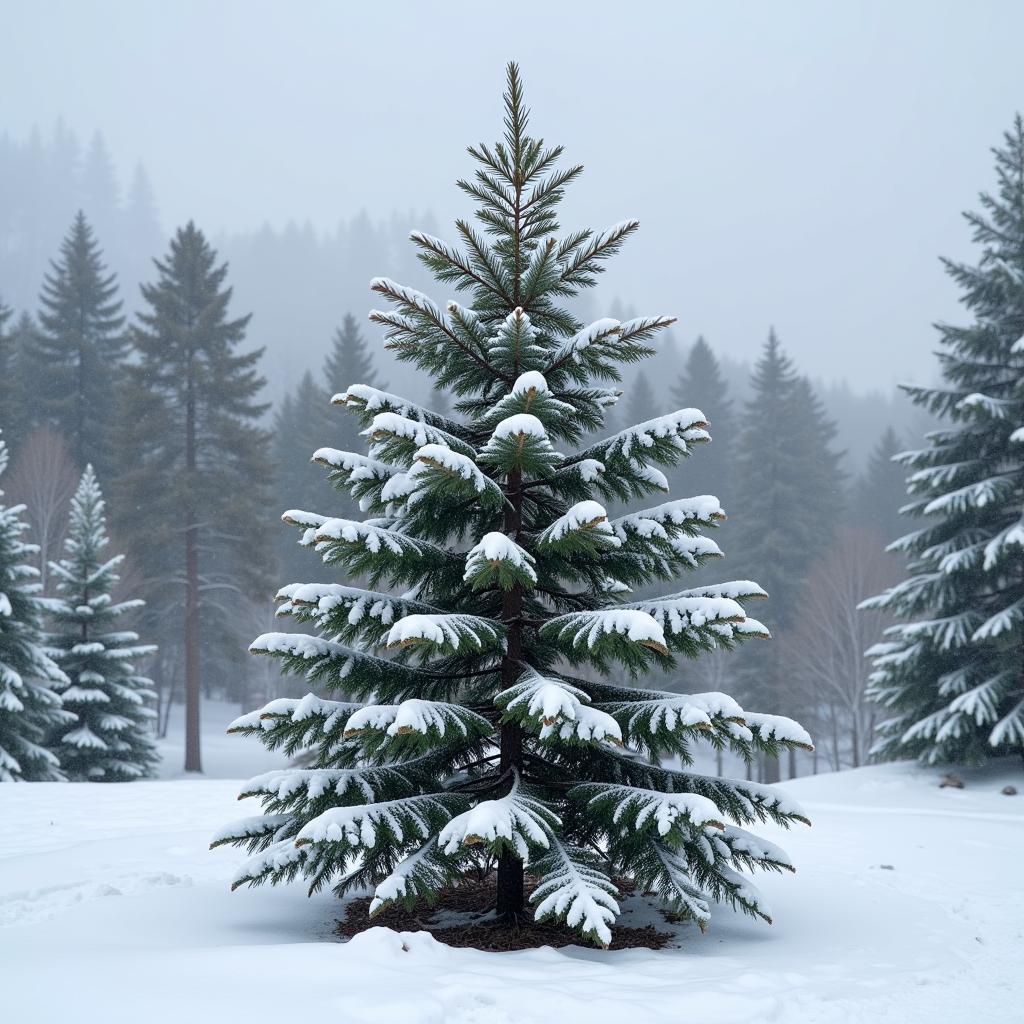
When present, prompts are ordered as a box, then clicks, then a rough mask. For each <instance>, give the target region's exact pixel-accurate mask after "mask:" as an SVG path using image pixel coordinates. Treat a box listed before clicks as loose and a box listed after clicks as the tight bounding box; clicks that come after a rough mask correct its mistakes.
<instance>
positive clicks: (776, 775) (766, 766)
mask: <svg viewBox="0 0 1024 1024" xmlns="http://www.w3.org/2000/svg"><path fill="white" fill-rule="evenodd" d="M761 764H762V777H761V781H762V782H778V781H779V779H781V778H782V771H781V768H780V766H779V759H778V758H777V757H767V756H766V757H764V758H762V760H761Z"/></svg>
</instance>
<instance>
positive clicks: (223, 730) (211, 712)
mask: <svg viewBox="0 0 1024 1024" xmlns="http://www.w3.org/2000/svg"><path fill="white" fill-rule="evenodd" d="M258 706H259V703H258V702H256V703H248V704H246V705H245V707H241V708H240V707H239V706H238V705H237V704H230V703H228V702H227V701H219V700H204V701H203V703H202V706H201V707H200V709H199V721H200V725H201V728H202V735H203V744H202V761H203V775H204V776H205V777H206V778H207V779H242V780H244V779H247V778H251V777H252V776H253V775H259V774H260V773H261V772H269V771H273V770H274V769H275V768H284V767H285V766H286V765H287V763H288V759H287V758H286V757H285V756H284V755H283V754H279V753H275V752H274V751H272V750H267V748H266V747H264V746H263V745H262V744H260V743H253V742H252V741H249V742H246V741H244V740H239V738H238V736H228V734H227V728H228V725H230V723H231V722H232V721H234V720H235V719H236V718H237V717H238V716H239V715H242V714H245V712H247V711H252V710H254V709H255V708H256V707H258ZM157 748H158V749H159V751H160V758H161V761H160V765H159V767H158V769H157V771H158V773H159V775H160V778H161V779H187V778H193V777H194V776H190V775H186V774H185V705H184V704H174V705H172V707H171V713H170V718H169V719H168V722H167V735H166V736H165V737H163V738H162V739H160V740H158V741H157Z"/></svg>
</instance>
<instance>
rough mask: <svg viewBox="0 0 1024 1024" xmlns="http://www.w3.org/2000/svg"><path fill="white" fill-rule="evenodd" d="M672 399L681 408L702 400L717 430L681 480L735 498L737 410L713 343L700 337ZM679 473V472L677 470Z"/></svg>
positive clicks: (711, 423) (687, 466)
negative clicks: (734, 460) (733, 466)
mask: <svg viewBox="0 0 1024 1024" xmlns="http://www.w3.org/2000/svg"><path fill="white" fill-rule="evenodd" d="M671 397H672V402H673V403H674V404H675V405H677V406H679V407H680V408H682V407H684V406H686V405H687V404H688V403H691V402H696V401H697V400H698V399H699V400H700V407H701V409H702V410H703V411H704V412H705V413H706V414H707V417H708V423H709V424H710V425H711V429H712V430H713V432H714V438H715V439H714V442H713V443H712V444H711V445H710V447H709V451H708V452H707V454H703V455H702V456H701V458H700V459H699V460H698V463H699V464H694V465H693V467H692V468H691V466H690V465H689V464H687V465H686V466H685V473H683V475H682V478H681V480H680V482H682V480H685V482H686V486H687V487H689V488H690V489H691V490H692V491H693V492H694V493H701V492H703V491H714V492H715V493H716V494H718V495H720V496H721V497H722V498H723V500H725V501H726V508H728V507H729V506H728V501H729V500H730V499H731V498H732V480H731V473H730V468H731V461H732V459H733V458H734V457H735V454H736V444H735V435H736V427H735V423H734V413H733V407H732V401H731V400H730V398H729V386H728V384H727V383H726V381H725V377H724V376H723V375H722V368H721V367H720V366H719V363H718V359H717V358H716V357H715V353H714V351H713V350H712V348H711V346H710V345H709V344H708V343H707V342H706V341H705V340H704V338H703V337H699V338H698V339H697V340H696V341H695V342H694V344H693V347H692V348H691V349H690V351H689V353H688V354H687V356H686V364H685V366H684V367H683V372H682V374H681V376H680V378H679V380H678V381H677V382H676V384H675V386H674V387H673V388H672V392H671ZM676 475H677V476H678V474H676Z"/></svg>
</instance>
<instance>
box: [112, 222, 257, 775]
mask: <svg viewBox="0 0 1024 1024" xmlns="http://www.w3.org/2000/svg"><path fill="white" fill-rule="evenodd" d="M216 262H217V254H216V252H215V251H214V250H213V249H212V248H211V247H210V245H209V243H208V242H207V241H206V239H205V237H204V236H203V234H202V232H201V231H199V230H198V228H196V227H195V225H194V224H192V223H189V224H188V225H187V226H186V227H184V228H181V229H179V230H178V232H177V233H176V234H175V236H174V238H173V239H172V241H171V245H170V251H169V252H168V254H167V256H166V257H165V258H164V259H163V260H157V261H156V268H157V272H158V278H157V280H156V282H155V283H154V284H149V285H145V286H144V287H143V289H142V295H143V299H144V301H145V303H146V307H147V308H146V309H145V311H144V312H142V313H140V314H139V324H138V326H137V327H136V328H135V330H134V331H133V333H132V342H133V346H134V356H135V358H134V359H133V360H132V362H131V364H130V366H129V367H128V369H127V374H128V382H127V387H126V397H125V404H124V411H123V416H122V429H121V436H120V444H119V448H120V451H121V458H120V465H121V466H122V467H123V469H124V472H123V474H122V476H121V478H120V480H119V482H118V501H117V503H116V504H115V508H116V509H117V510H118V512H119V517H120V518H119V522H118V524H117V525H118V536H119V537H123V538H125V539H126V540H127V542H128V549H129V553H130V555H131V558H132V564H133V565H135V566H136V567H137V568H138V569H139V571H140V572H141V573H142V574H143V576H144V578H145V579H146V581H147V584H148V592H147V600H148V603H149V611H150V616H149V617H148V619H149V620H152V624H153V626H154V627H155V626H157V625H159V624H163V625H164V631H162V632H160V633H157V632H156V630H155V629H154V631H153V633H152V635H154V637H157V638H158V639H159V641H160V643H161V646H165V645H168V644H170V645H172V646H173V647H174V648H176V649H177V650H180V652H181V655H182V660H183V661H184V666H185V697H186V751H185V768H186V770H187V771H201V770H202V768H201V759H200V749H199V701H200V693H201V686H202V684H201V673H202V669H203V660H204V659H207V660H208V659H210V658H213V657H215V656H216V657H223V656H226V655H225V654H224V652H226V651H230V650H231V649H232V647H233V644H234V642H235V641H234V639H233V638H234V637H235V635H236V632H237V629H238V624H237V611H238V608H239V603H240V601H241V600H243V599H247V598H253V597H258V596H259V595H260V594H261V593H263V592H264V591H265V590H266V589H268V583H267V581H268V578H270V577H269V574H270V573H272V572H273V566H272V565H268V560H267V559H265V558H254V557H253V552H254V551H258V550H260V548H261V547H264V548H265V547H266V536H267V535H266V530H265V527H264V524H263V519H262V517H263V515H264V513H265V510H266V507H267V505H268V488H267V485H266V483H265V481H266V480H267V476H268V465H269V463H270V451H269V442H270V437H269V434H268V433H267V432H266V431H264V430H261V429H260V427H259V420H260V417H261V416H262V415H263V413H264V411H265V409H266V407H265V406H264V405H261V404H259V403H258V402H257V400H256V399H257V395H258V394H259V392H260V389H261V388H262V387H263V384H264V382H263V379H262V378H261V377H260V376H259V374H258V372H257V370H256V365H257V363H258V361H259V358H260V355H261V350H259V349H257V350H254V351H250V352H240V351H239V346H240V345H241V343H242V341H243V340H244V338H245V329H246V325H247V324H248V322H249V317H248V316H243V317H239V318H237V319H230V318H229V316H228V306H229V304H230V301H231V289H230V288H229V287H227V286H226V284H225V280H226V277H227V265H226V264H224V265H221V266H217V265H216ZM182 590H184V593H182ZM182 609H183V614H182ZM144 621H146V620H144ZM177 622H180V623H181V630H180V632H178V631H177V628H176V627H172V628H174V632H173V633H172V632H171V631H170V629H168V628H167V627H168V624H170V623H177ZM225 674H227V673H226V671H225Z"/></svg>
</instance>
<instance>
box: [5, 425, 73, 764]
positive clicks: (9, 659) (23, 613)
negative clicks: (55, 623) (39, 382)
mask: <svg viewBox="0 0 1024 1024" xmlns="http://www.w3.org/2000/svg"><path fill="white" fill-rule="evenodd" d="M6 468H7V445H6V443H5V442H4V440H3V438H2V437H0V474H2V473H3V471H4V470H5V469H6ZM2 498H3V491H0V499H2ZM23 509H24V506H23V505H11V506H7V505H4V504H3V503H2V500H0V782H21V781H25V782H58V781H60V780H62V779H63V778H64V775H63V774H62V772H61V770H60V762H59V761H58V759H57V757H56V756H55V755H54V754H53V753H52V752H51V751H49V750H47V749H46V746H45V740H46V738H47V736H48V735H49V733H50V732H51V731H52V730H53V729H55V728H57V727H59V726H66V725H67V724H68V723H70V722H73V721H74V720H75V716H74V715H73V714H72V713H71V712H69V711H65V710H64V709H62V707H61V699H60V697H59V696H58V695H57V694H56V692H55V691H54V688H55V687H57V686H60V685H62V684H64V683H66V682H67V679H66V677H65V676H64V674H63V672H61V670H60V669H59V668H58V667H57V665H56V663H55V662H54V661H53V660H52V659H51V658H50V657H49V655H48V654H47V653H46V652H45V650H44V648H43V646H42V638H41V635H40V621H41V617H42V613H43V604H44V602H43V598H41V597H40V596H39V583H38V578H39V571H38V570H37V569H36V568H35V567H34V566H31V565H29V564H28V563H27V559H28V558H30V557H31V556H32V555H34V554H35V552H36V547H35V545H33V544H25V543H24V542H23V541H22V540H21V534H22V533H24V531H25V530H26V528H27V524H26V523H25V522H24V521H23V520H22V518H21V513H22V511H23Z"/></svg>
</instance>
